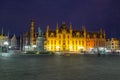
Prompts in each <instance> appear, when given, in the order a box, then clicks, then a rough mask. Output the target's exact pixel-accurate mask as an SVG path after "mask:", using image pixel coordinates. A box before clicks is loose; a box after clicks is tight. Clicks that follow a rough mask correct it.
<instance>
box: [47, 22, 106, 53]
mask: <svg viewBox="0 0 120 80" xmlns="http://www.w3.org/2000/svg"><path fill="white" fill-rule="evenodd" d="M105 45H106V37H105V32H103V31H102V29H100V31H98V32H87V31H86V29H85V27H84V26H82V30H73V29H72V24H70V27H69V29H68V28H67V25H66V24H65V23H64V22H63V23H62V25H61V26H60V27H59V26H58V24H57V25H56V30H50V28H49V26H47V29H46V41H45V49H46V50H47V51H63V52H80V51H85V50H86V49H89V48H97V47H105Z"/></svg>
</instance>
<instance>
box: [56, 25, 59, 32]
mask: <svg viewBox="0 0 120 80" xmlns="http://www.w3.org/2000/svg"><path fill="white" fill-rule="evenodd" d="M58 30H59V28H58V23H57V25H56V33H58Z"/></svg>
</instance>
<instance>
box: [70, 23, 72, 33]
mask: <svg viewBox="0 0 120 80" xmlns="http://www.w3.org/2000/svg"><path fill="white" fill-rule="evenodd" d="M70 33H72V23H71V22H70Z"/></svg>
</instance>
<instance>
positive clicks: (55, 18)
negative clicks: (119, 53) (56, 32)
mask: <svg viewBox="0 0 120 80" xmlns="http://www.w3.org/2000/svg"><path fill="white" fill-rule="evenodd" d="M31 19H34V21H35V30H36V31H37V28H38V27H41V29H42V31H44V32H45V31H46V26H47V25H50V29H55V28H56V23H57V22H58V24H59V26H60V25H61V23H62V21H65V22H66V23H67V25H68V27H69V23H70V22H71V23H72V24H73V29H74V30H81V27H82V25H85V26H86V29H87V31H97V30H99V29H100V28H103V29H104V30H105V31H106V33H107V38H110V37H117V38H119V39H120V0H0V30H1V28H2V27H3V28H4V32H5V33H6V34H7V32H8V31H9V32H10V34H11V35H12V34H16V35H18V36H19V35H22V34H23V33H24V32H25V31H28V30H29V27H30V20H31Z"/></svg>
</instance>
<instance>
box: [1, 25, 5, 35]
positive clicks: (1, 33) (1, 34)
mask: <svg viewBox="0 0 120 80" xmlns="http://www.w3.org/2000/svg"><path fill="white" fill-rule="evenodd" d="M3 34H4V33H3V27H2V31H1V35H2V36H3Z"/></svg>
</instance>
